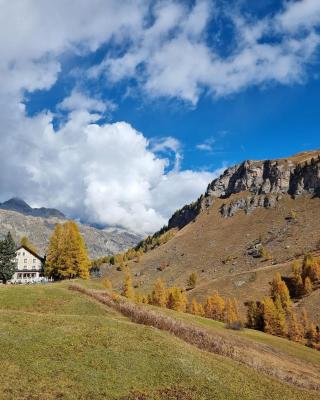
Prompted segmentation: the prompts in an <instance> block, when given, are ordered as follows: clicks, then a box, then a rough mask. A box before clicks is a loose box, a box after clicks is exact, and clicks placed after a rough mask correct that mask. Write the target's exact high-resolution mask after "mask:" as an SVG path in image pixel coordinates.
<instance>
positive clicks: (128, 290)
mask: <svg viewBox="0 0 320 400" xmlns="http://www.w3.org/2000/svg"><path fill="white" fill-rule="evenodd" d="M121 295H122V296H124V297H126V298H127V299H133V298H134V290H133V287H132V279H131V274H130V271H129V270H128V269H127V271H126V272H125V278H124V284H123V289H122V293H121Z"/></svg>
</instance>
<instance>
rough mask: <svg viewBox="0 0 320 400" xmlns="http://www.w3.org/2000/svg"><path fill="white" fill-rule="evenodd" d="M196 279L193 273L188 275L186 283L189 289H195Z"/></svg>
mask: <svg viewBox="0 0 320 400" xmlns="http://www.w3.org/2000/svg"><path fill="white" fill-rule="evenodd" d="M197 279H198V276H197V274H196V273H195V272H192V274H190V276H189V278H188V282H187V284H188V286H189V288H191V289H194V288H195V287H196V284H197Z"/></svg>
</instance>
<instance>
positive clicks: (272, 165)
mask: <svg viewBox="0 0 320 400" xmlns="http://www.w3.org/2000/svg"><path fill="white" fill-rule="evenodd" d="M292 170H294V164H293V163H292V162H287V163H283V164H279V163H278V162H277V161H275V162H272V161H269V160H268V161H263V162H259V161H245V162H243V163H242V164H238V165H235V166H234V167H232V168H228V169H226V170H225V172H224V173H223V175H222V176H221V177H220V178H218V179H215V180H214V181H212V182H211V183H210V184H209V186H208V189H207V192H206V196H211V197H219V198H226V197H229V196H230V195H231V194H235V193H240V192H243V191H249V192H252V193H254V194H268V193H287V192H288V190H289V187H290V180H291V175H292Z"/></svg>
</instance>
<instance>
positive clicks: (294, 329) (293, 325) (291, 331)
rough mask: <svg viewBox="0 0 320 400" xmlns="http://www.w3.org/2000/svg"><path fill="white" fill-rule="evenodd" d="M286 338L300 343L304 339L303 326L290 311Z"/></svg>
mask: <svg viewBox="0 0 320 400" xmlns="http://www.w3.org/2000/svg"><path fill="white" fill-rule="evenodd" d="M288 337H289V339H290V340H293V341H295V342H301V340H302V339H303V337H304V329H303V326H302V325H301V323H300V321H299V320H298V318H297V314H296V313H295V312H294V311H293V310H292V309H290V310H289V312H288Z"/></svg>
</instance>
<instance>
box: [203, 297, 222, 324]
mask: <svg viewBox="0 0 320 400" xmlns="http://www.w3.org/2000/svg"><path fill="white" fill-rule="evenodd" d="M224 308H225V302H224V300H223V298H222V297H221V296H219V294H218V292H214V293H213V294H212V296H209V297H207V301H206V304H205V306H204V311H205V316H206V317H207V318H211V319H215V320H217V321H223V320H224Z"/></svg>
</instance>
